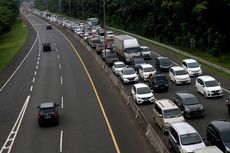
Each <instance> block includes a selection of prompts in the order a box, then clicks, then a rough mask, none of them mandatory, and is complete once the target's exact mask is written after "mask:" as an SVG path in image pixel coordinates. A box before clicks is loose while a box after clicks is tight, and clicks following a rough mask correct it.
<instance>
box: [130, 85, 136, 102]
mask: <svg viewBox="0 0 230 153" xmlns="http://www.w3.org/2000/svg"><path fill="white" fill-rule="evenodd" d="M131 94H132V97H133V99H134V100H136V88H135V86H133V87H132V89H131Z"/></svg>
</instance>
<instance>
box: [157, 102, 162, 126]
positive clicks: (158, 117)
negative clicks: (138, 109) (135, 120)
mask: <svg viewBox="0 0 230 153" xmlns="http://www.w3.org/2000/svg"><path fill="white" fill-rule="evenodd" d="M155 110H156V117H155V119H156V123H157V124H158V125H159V126H160V127H161V128H162V127H163V113H162V109H161V108H160V107H159V106H158V105H155Z"/></svg>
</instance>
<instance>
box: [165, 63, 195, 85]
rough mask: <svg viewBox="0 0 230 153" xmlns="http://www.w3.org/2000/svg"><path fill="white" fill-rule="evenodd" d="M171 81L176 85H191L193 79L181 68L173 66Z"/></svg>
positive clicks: (170, 74)
mask: <svg viewBox="0 0 230 153" xmlns="http://www.w3.org/2000/svg"><path fill="white" fill-rule="evenodd" d="M169 79H170V80H172V81H173V82H175V83H176V84H185V83H191V78H190V76H189V75H188V72H187V71H186V70H185V69H184V68H183V67H181V66H172V67H171V68H170V69H169Z"/></svg>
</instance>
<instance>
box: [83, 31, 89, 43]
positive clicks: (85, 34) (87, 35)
mask: <svg viewBox="0 0 230 153" xmlns="http://www.w3.org/2000/svg"><path fill="white" fill-rule="evenodd" d="M89 36H90V35H89V34H88V33H84V35H83V39H84V40H85V41H86V40H87V39H88V37H89Z"/></svg>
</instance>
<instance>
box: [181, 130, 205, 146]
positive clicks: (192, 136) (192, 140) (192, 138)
mask: <svg viewBox="0 0 230 153" xmlns="http://www.w3.org/2000/svg"><path fill="white" fill-rule="evenodd" d="M180 140H181V144H182V145H192V144H198V143H201V142H202V139H201V137H200V135H199V134H198V133H189V134H184V135H181V136H180Z"/></svg>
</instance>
